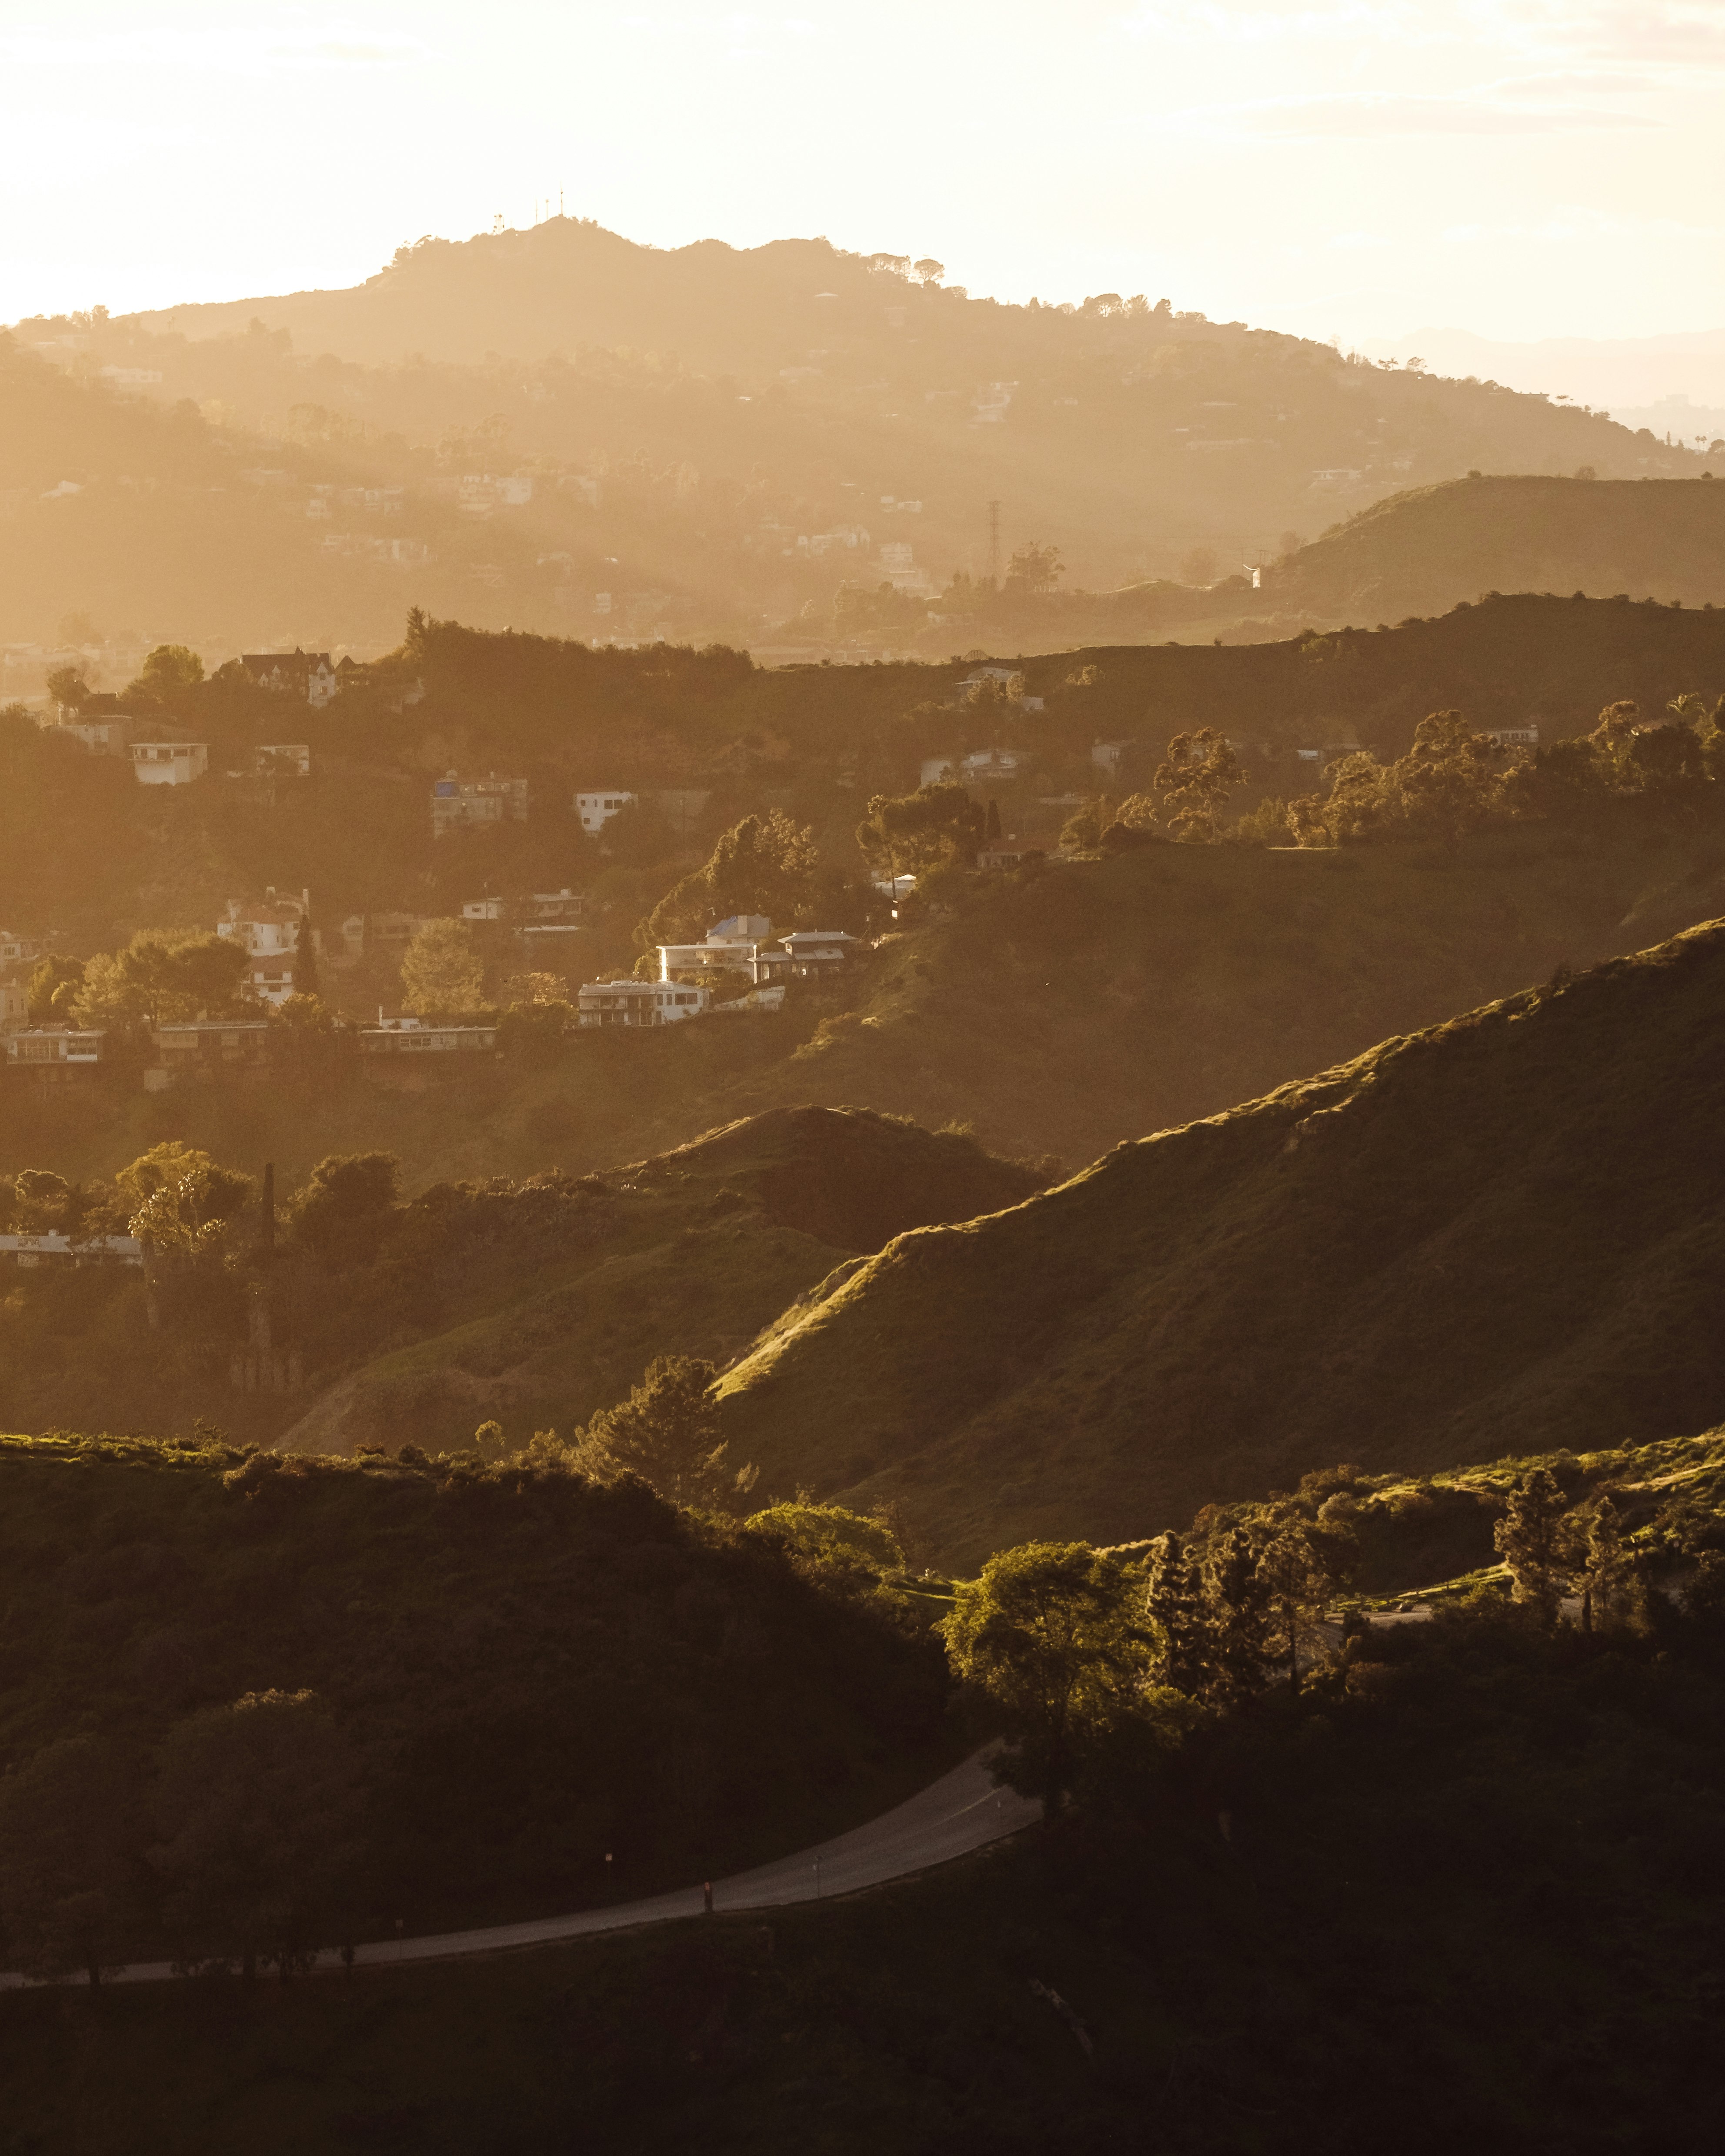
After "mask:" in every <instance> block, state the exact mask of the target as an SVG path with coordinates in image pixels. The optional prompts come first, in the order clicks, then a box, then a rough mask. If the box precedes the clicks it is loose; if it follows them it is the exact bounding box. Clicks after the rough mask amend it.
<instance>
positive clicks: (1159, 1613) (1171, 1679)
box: [1144, 1534, 1214, 1697]
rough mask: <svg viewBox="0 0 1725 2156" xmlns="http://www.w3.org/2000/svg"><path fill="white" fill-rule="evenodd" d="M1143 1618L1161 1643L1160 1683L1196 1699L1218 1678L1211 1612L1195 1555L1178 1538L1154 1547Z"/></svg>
mask: <svg viewBox="0 0 1725 2156" xmlns="http://www.w3.org/2000/svg"><path fill="white" fill-rule="evenodd" d="M1144 1614H1145V1617H1146V1618H1147V1620H1148V1622H1149V1625H1150V1630H1151V1632H1152V1634H1153V1635H1154V1637H1155V1640H1156V1642H1157V1645H1156V1649H1155V1660H1154V1663H1153V1669H1154V1673H1155V1676H1156V1681H1157V1682H1158V1684H1165V1685H1172V1686H1173V1687H1174V1689H1175V1691H1183V1692H1189V1693H1191V1694H1192V1695H1193V1696H1194V1697H1196V1696H1197V1695H1198V1694H1199V1693H1200V1692H1203V1691H1207V1690H1208V1689H1209V1683H1210V1680H1211V1678H1212V1676H1214V1656H1213V1653H1212V1644H1211V1625H1210V1613H1209V1609H1208V1608H1207V1607H1206V1604H1205V1597H1204V1591H1203V1585H1202V1583H1201V1582H1200V1580H1199V1576H1198V1572H1197V1569H1196V1568H1195V1566H1194V1563H1193V1562H1192V1556H1191V1553H1190V1552H1189V1550H1188V1549H1187V1548H1186V1546H1185V1544H1184V1543H1183V1542H1182V1541H1181V1539H1180V1537H1178V1535H1175V1534H1166V1535H1161V1536H1158V1538H1157V1539H1156V1541H1155V1542H1153V1543H1152V1544H1151V1546H1150V1568H1149V1571H1148V1573H1147V1576H1146V1578H1145V1583H1144Z"/></svg>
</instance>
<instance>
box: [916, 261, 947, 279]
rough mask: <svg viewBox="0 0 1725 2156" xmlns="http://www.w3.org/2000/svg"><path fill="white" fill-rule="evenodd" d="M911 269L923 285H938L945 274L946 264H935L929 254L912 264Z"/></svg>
mask: <svg viewBox="0 0 1725 2156" xmlns="http://www.w3.org/2000/svg"><path fill="white" fill-rule="evenodd" d="M911 269H912V270H913V272H914V274H915V275H916V276H917V277H918V278H920V279H921V280H922V283H923V284H925V285H938V284H939V282H940V281H941V280H942V277H944V276H945V275H946V274H947V265H946V264H945V263H944V262H937V261H936V260H935V259H934V258H933V256H932V255H931V254H925V255H924V256H923V258H922V260H921V261H920V262H916V263H913V264H911Z"/></svg>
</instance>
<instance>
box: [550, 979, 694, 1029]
mask: <svg viewBox="0 0 1725 2156" xmlns="http://www.w3.org/2000/svg"><path fill="white" fill-rule="evenodd" d="M711 999H712V998H711V995H710V993H709V992H708V991H707V990H706V988H696V987H691V986H689V985H686V984H684V983H676V982H665V981H589V982H586V983H583V986H582V988H581V990H580V992H579V996H578V1014H579V1023H580V1024H582V1025H583V1026H590V1025H638V1026H639V1025H675V1024H679V1023H680V1021H681V1020H682V1019H688V1018H698V1017H699V1016H700V1015H701V1013H702V1012H703V1011H704V1010H705V1009H706V1008H707V1006H708V1004H710V1003H711Z"/></svg>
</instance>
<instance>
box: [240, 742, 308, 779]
mask: <svg viewBox="0 0 1725 2156" xmlns="http://www.w3.org/2000/svg"><path fill="white" fill-rule="evenodd" d="M252 768H253V769H254V771H255V772H256V773H257V774H258V776H259V778H311V747H310V745H309V744H308V743H306V742H266V743H265V744H264V747H261V748H254V750H253V751H252Z"/></svg>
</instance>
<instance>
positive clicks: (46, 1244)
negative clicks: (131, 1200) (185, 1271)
mask: <svg viewBox="0 0 1725 2156" xmlns="http://www.w3.org/2000/svg"><path fill="white" fill-rule="evenodd" d="M0 1259H9V1260H11V1262H12V1263H13V1265H23V1266H29V1265H142V1263H143V1262H144V1246H143V1245H142V1244H141V1242H139V1241H138V1240H137V1239H136V1237H135V1236H132V1235H91V1236H90V1237H89V1238H88V1240H85V1241H84V1242H80V1243H74V1241H73V1240H72V1238H71V1237H70V1236H69V1235H64V1234H62V1233H61V1232H60V1231H59V1229H49V1230H48V1231H47V1232H46V1233H45V1234H43V1235H0Z"/></svg>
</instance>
